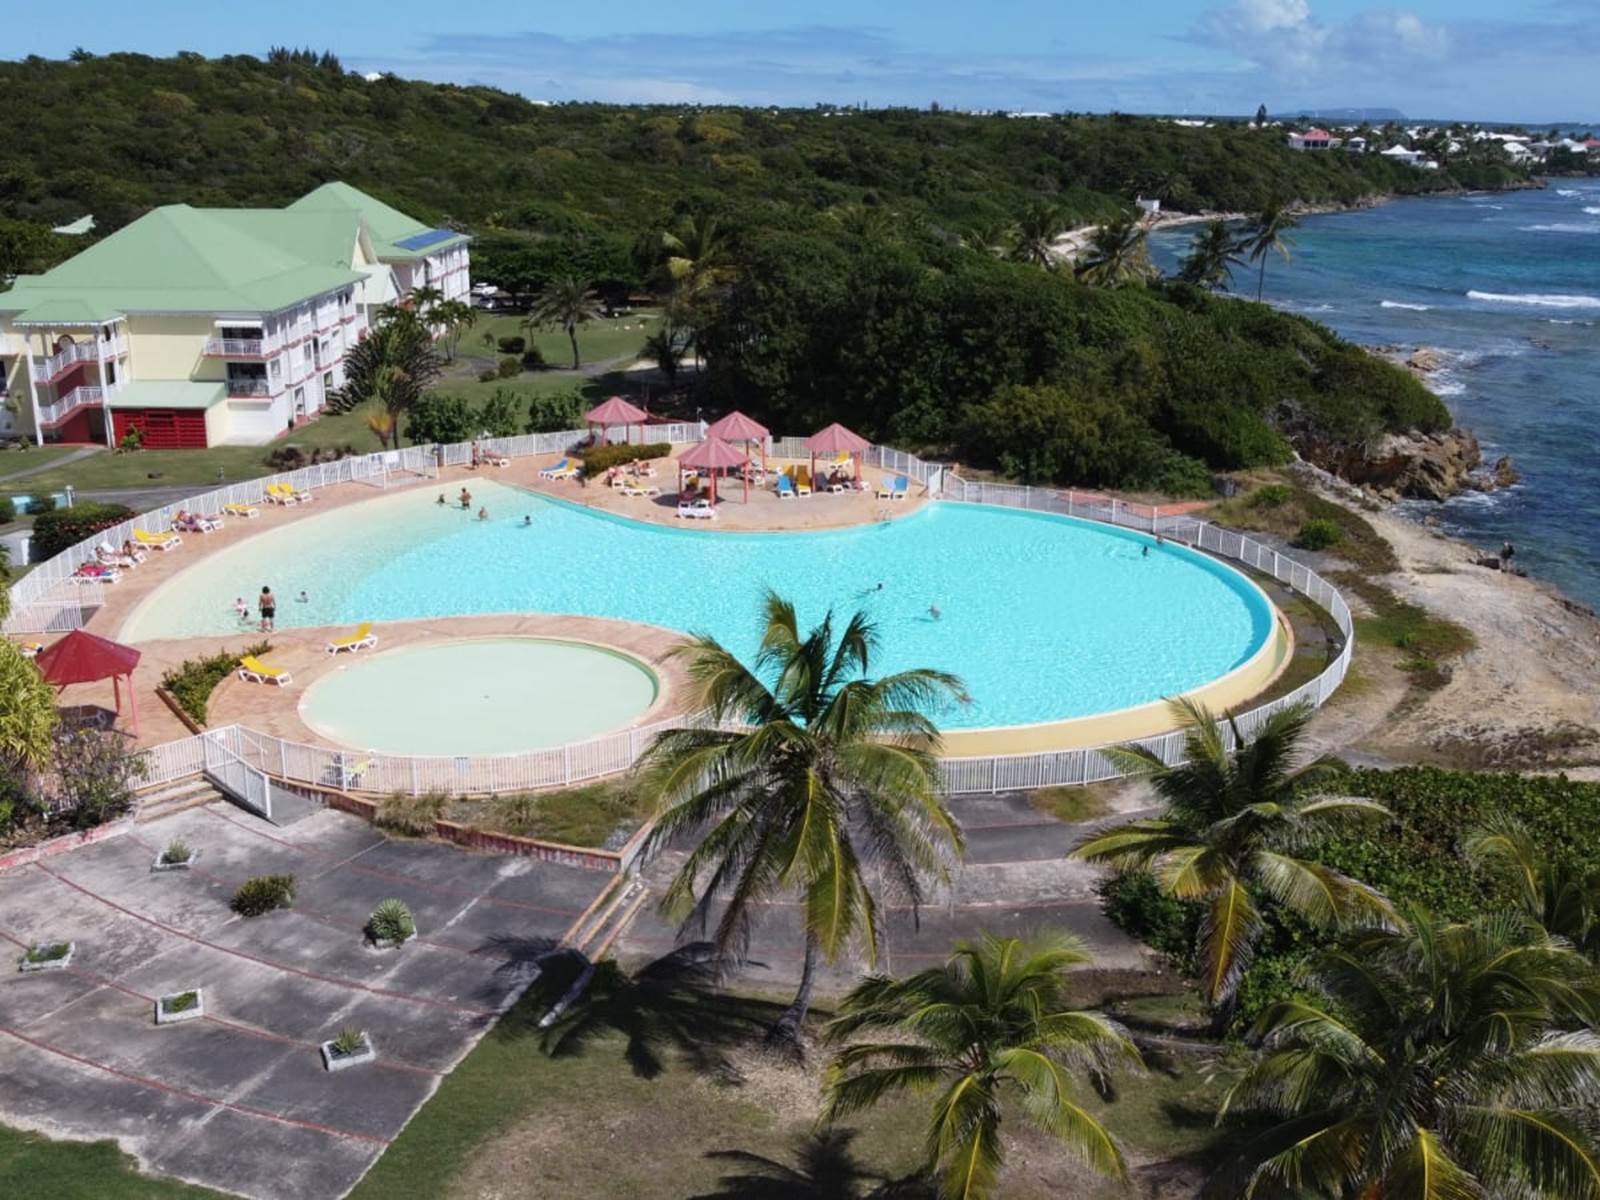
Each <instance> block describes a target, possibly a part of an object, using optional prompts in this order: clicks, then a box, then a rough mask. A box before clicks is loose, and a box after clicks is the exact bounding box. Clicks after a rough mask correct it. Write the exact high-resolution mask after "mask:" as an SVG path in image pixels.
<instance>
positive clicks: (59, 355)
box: [33, 342, 109, 383]
mask: <svg viewBox="0 0 1600 1200" xmlns="http://www.w3.org/2000/svg"><path fill="white" fill-rule="evenodd" d="M108 351H109V347H108ZM99 357H100V351H99V350H98V349H97V348H96V346H95V343H93V342H73V343H72V344H71V345H68V346H63V347H61V349H60V350H58V351H56V352H55V353H54V354H52V355H51V356H50V357H49V358H36V359H34V360H33V378H34V382H36V383H49V382H51V381H52V380H53V379H55V378H56V377H57V376H58V375H62V374H64V373H65V372H67V371H70V370H71V369H72V368H73V367H75V366H77V365H78V364H79V363H81V362H94V361H95V360H96V359H97V358H99Z"/></svg>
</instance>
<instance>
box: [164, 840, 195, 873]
mask: <svg viewBox="0 0 1600 1200" xmlns="http://www.w3.org/2000/svg"><path fill="white" fill-rule="evenodd" d="M193 856H194V851H193V850H191V849H190V848H189V843H188V842H186V841H184V840H183V839H182V838H173V839H172V840H171V841H170V842H168V843H167V848H166V849H165V850H163V851H162V852H161V861H162V862H163V863H164V864H166V865H167V866H171V865H172V864H173V863H181V862H188V861H189V859H190V858H192V857H193Z"/></svg>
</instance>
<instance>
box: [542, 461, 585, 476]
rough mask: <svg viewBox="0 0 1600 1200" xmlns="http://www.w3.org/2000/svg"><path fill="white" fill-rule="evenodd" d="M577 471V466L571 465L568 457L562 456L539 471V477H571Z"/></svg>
mask: <svg viewBox="0 0 1600 1200" xmlns="http://www.w3.org/2000/svg"><path fill="white" fill-rule="evenodd" d="M577 473H578V468H577V467H575V466H573V465H572V460H571V459H570V458H563V459H562V460H561V461H560V462H558V463H556V464H555V465H554V466H550V467H546V468H545V469H544V470H542V471H540V472H539V478H540V479H571V478H572V477H573V476H574V475H576V474H577Z"/></svg>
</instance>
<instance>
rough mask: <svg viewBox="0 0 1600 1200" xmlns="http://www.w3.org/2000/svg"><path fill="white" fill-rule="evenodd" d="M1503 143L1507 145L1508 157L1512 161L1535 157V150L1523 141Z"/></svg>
mask: <svg viewBox="0 0 1600 1200" xmlns="http://www.w3.org/2000/svg"><path fill="white" fill-rule="evenodd" d="M1501 145H1502V146H1504V147H1505V152H1506V157H1507V158H1509V159H1510V160H1511V161H1512V162H1516V163H1520V162H1527V161H1528V160H1529V159H1530V158H1532V157H1533V151H1532V150H1530V149H1528V147H1526V146H1524V145H1523V144H1522V143H1521V142H1502V143H1501Z"/></svg>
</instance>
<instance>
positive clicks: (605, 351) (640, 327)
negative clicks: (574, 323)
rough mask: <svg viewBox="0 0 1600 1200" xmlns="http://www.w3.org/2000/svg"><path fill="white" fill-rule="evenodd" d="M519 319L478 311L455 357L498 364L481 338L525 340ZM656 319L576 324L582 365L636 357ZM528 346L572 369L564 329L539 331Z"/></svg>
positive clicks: (639, 315) (645, 315) (646, 315)
mask: <svg viewBox="0 0 1600 1200" xmlns="http://www.w3.org/2000/svg"><path fill="white" fill-rule="evenodd" d="M522 320H523V318H522V317H521V316H520V315H513V314H511V313H487V312H480V313H479V314H478V319H477V321H476V323H474V325H473V326H472V328H471V329H470V330H468V331H467V332H466V333H464V334H462V335H461V344H460V346H459V348H458V350H457V353H458V355H463V356H471V357H472V358H482V359H488V358H493V359H494V360H496V361H498V360H499V358H500V357H501V355H500V351H499V350H498V349H491V348H490V347H488V346H486V345H484V342H483V335H484V334H485V333H487V334H490V335H491V336H493V337H494V338H496V339H498V338H503V337H520V338H523V339H527V338H528V331H527V330H526V329H524V328H522ZM660 320H661V316H660V314H659V313H654V312H636V313H634V314H632V315H631V316H627V317H617V318H614V319H606V318H603V317H602V318H600V319H599V320H595V321H590V322H588V323H587V324H585V325H580V326H579V327H578V354H579V356H580V357H581V358H582V360H583V362H584V363H585V364H587V363H594V362H604V361H605V360H606V359H609V358H620V357H622V356H623V355H629V356H634V357H637V356H638V354H639V353H640V350H641V349H642V348H643V346H644V342H645V339H646V338H648V337H649V336H650V335H651V334H652V333H654V332H655V329H656V324H657V322H659V321H660ZM529 344H530V345H532V346H535V347H537V348H538V350H539V353H541V354H543V355H544V360H545V362H547V363H549V364H550V365H551V366H552V367H571V366H572V342H571V341H570V340H569V339H568V337H567V332H566V330H564V329H541V330H539V331H538V332H536V333H534V334H533V337H532V340H531V342H530V343H529Z"/></svg>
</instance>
